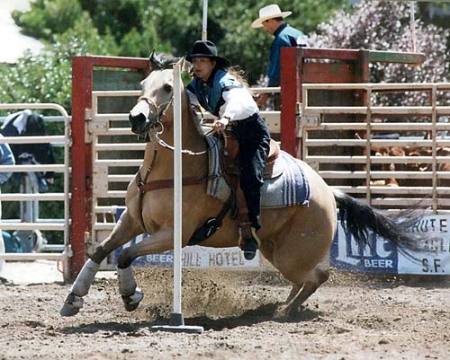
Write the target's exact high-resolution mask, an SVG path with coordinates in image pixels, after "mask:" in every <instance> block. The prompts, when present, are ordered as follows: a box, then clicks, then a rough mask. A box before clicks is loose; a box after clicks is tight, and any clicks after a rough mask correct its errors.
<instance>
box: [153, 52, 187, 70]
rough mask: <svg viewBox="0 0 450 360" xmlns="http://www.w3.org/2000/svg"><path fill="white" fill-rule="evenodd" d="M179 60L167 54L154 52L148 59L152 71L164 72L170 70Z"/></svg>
mask: <svg viewBox="0 0 450 360" xmlns="http://www.w3.org/2000/svg"><path fill="white" fill-rule="evenodd" d="M179 59H180V58H178V57H175V56H172V55H169V54H165V53H155V51H153V52H152V53H151V54H150V57H149V60H150V66H151V68H152V70H165V69H169V68H172V67H173V65H174V64H175V63H177V62H178V60H179Z"/></svg>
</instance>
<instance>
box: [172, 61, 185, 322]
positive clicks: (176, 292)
mask: <svg viewBox="0 0 450 360" xmlns="http://www.w3.org/2000/svg"><path fill="white" fill-rule="evenodd" d="M173 77H174V94H173V108H174V132H173V138H174V139H173V141H174V148H175V150H174V161H173V166H174V168H173V170H174V171H173V172H174V203H173V216H174V229H173V231H174V234H173V235H174V236H173V242H174V244H173V250H174V258H173V264H174V265H173V313H174V315H175V316H177V314H180V318H181V319H182V316H181V237H182V223H181V217H182V199H183V184H182V176H183V168H182V158H181V135H182V134H181V68H180V64H179V63H177V64H175V66H174V69H173ZM176 325H184V324H183V323H181V324H176Z"/></svg>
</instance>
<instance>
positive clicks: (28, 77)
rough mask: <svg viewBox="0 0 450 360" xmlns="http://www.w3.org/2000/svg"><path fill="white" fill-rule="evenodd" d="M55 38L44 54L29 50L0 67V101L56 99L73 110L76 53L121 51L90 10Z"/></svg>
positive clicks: (50, 100)
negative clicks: (99, 30)
mask: <svg viewBox="0 0 450 360" xmlns="http://www.w3.org/2000/svg"><path fill="white" fill-rule="evenodd" d="M53 40H54V43H53V44H52V45H51V46H50V45H48V46H46V48H45V50H44V51H43V52H42V53H41V54H40V55H38V56H33V55H32V54H31V53H26V54H25V55H24V56H23V57H22V58H21V59H19V61H18V62H17V64H16V65H15V66H11V67H10V68H9V69H8V71H3V72H2V71H0V83H1V84H2V86H1V87H0V102H5V103H8V102H54V103H58V104H61V105H63V106H64V107H65V108H66V109H67V110H68V111H70V107H71V102H70V94H71V87H72V83H71V81H72V79H71V76H72V64H71V59H72V56H74V55H84V54H88V53H93V54H100V55H108V54H109V55H111V54H115V53H117V52H118V49H117V46H116V44H115V42H114V41H113V40H112V38H111V36H104V37H102V38H101V37H100V36H99V35H98V33H97V32H96V30H95V27H93V25H92V21H91V19H90V18H89V16H87V14H83V15H82V16H81V17H80V18H78V19H77V20H76V21H75V22H74V25H73V27H72V28H70V29H69V30H67V31H66V32H64V33H63V34H61V35H56V36H54V38H53Z"/></svg>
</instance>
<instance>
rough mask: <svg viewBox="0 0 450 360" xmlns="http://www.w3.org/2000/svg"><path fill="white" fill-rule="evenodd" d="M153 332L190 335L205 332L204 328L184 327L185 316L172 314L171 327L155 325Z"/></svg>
mask: <svg viewBox="0 0 450 360" xmlns="http://www.w3.org/2000/svg"><path fill="white" fill-rule="evenodd" d="M152 330H154V331H168V332H179V333H183V332H184V333H189V334H201V333H203V331H204V329H203V326H192V325H184V318H183V314H179V313H172V314H171V315H170V320H169V325H155V326H152Z"/></svg>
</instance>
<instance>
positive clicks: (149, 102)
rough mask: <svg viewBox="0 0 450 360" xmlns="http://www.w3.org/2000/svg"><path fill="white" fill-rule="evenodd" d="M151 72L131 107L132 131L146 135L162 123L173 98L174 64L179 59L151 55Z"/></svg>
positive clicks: (142, 83)
mask: <svg viewBox="0 0 450 360" xmlns="http://www.w3.org/2000/svg"><path fill="white" fill-rule="evenodd" d="M149 61H150V73H149V75H148V76H147V77H146V78H145V79H144V80H143V81H142V82H141V87H142V94H141V96H140V97H139V99H138V101H137V103H136V105H135V106H134V107H133V108H132V109H131V111H130V114H129V120H130V123H131V131H133V133H135V134H137V135H145V134H146V133H147V132H148V130H149V129H151V128H154V127H157V126H159V125H160V123H161V119H162V118H163V117H164V115H165V113H166V111H167V110H168V108H169V107H170V104H171V103H172V99H173V65H174V64H175V63H176V62H177V61H179V59H177V58H173V57H170V56H167V55H163V54H155V52H152V54H151V55H150V59H149Z"/></svg>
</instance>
